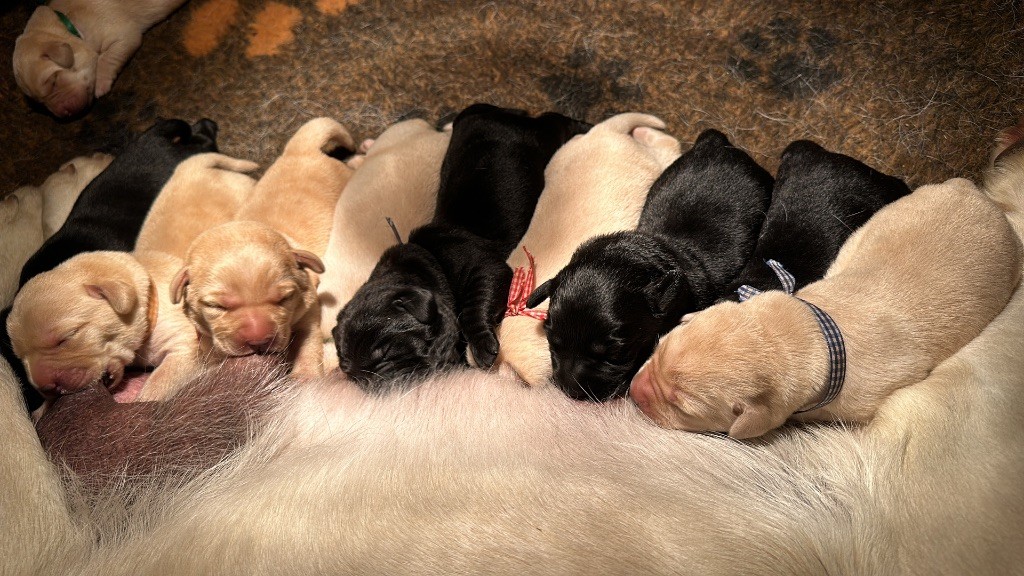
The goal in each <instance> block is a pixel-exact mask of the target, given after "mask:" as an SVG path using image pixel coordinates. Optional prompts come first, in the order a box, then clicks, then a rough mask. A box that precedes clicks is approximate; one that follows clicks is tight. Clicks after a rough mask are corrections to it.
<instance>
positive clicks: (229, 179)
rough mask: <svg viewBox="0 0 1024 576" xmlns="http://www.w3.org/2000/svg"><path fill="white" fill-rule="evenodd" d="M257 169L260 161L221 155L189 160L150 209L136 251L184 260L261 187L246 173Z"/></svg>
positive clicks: (212, 154) (197, 156)
mask: <svg viewBox="0 0 1024 576" xmlns="http://www.w3.org/2000/svg"><path fill="white" fill-rule="evenodd" d="M257 168H259V165H257V164H256V163H255V162H249V161H247V160H238V159H236V158H232V157H230V156H225V155H223V154H216V153H210V154H198V155H196V156H193V157H191V158H189V159H187V160H185V161H184V162H182V163H181V164H179V165H178V168H177V169H175V171H174V174H173V175H172V176H171V179H170V180H168V181H167V184H166V185H165V186H164V187H163V190H161V191H160V194H159V195H158V196H157V197H156V201H155V202H153V207H152V208H150V209H149V213H148V214H147V215H146V220H145V221H144V222H143V223H142V229H141V230H140V231H139V237H138V239H137V240H136V241H135V249H136V250H137V251H148V250H157V251H160V252H164V253H166V254H171V255H172V256H176V257H178V258H184V257H185V252H186V251H187V250H188V247H189V245H190V244H192V241H193V240H195V239H196V237H198V236H199V235H200V234H202V233H203V232H205V231H206V230H208V229H210V228H213V227H214V226H218V225H220V224H224V223H225V222H230V221H231V220H232V219H233V218H234V217H235V214H237V213H238V211H239V210H240V209H241V207H242V206H243V204H244V203H245V201H246V199H247V198H248V197H249V196H250V193H251V192H252V190H253V186H255V185H256V181H255V180H253V179H252V178H250V177H249V176H246V175H245V174H243V172H252V171H253V170H255V169H257Z"/></svg>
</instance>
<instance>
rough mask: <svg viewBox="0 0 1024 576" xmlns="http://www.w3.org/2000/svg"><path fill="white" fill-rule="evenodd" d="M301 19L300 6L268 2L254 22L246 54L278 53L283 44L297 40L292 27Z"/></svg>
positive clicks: (268, 54) (250, 55) (251, 55)
mask: <svg viewBox="0 0 1024 576" xmlns="http://www.w3.org/2000/svg"><path fill="white" fill-rule="evenodd" d="M301 19H302V12H300V11H299V9H298V8H295V7H294V6H286V5H284V4H281V3H279V2H268V3H267V5H266V6H265V7H264V8H263V9H262V10H260V12H259V14H257V15H256V21H255V22H253V23H252V34H251V36H250V38H249V47H248V48H246V49H245V55H246V56H248V57H249V58H255V57H256V56H273V55H275V54H277V53H278V52H280V50H281V47H282V46H284V45H286V44H289V43H290V42H291V41H293V40H295V33H294V32H292V29H293V28H295V25H296V24H298V23H299V20H301Z"/></svg>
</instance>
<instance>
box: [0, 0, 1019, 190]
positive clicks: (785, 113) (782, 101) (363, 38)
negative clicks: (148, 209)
mask: <svg viewBox="0 0 1024 576" xmlns="http://www.w3.org/2000/svg"><path fill="white" fill-rule="evenodd" d="M33 7H34V4H33V3H29V2H23V3H19V4H16V5H14V6H8V7H6V8H0V24H2V27H0V29H2V32H0V70H2V74H3V75H4V81H3V82H0V96H2V102H0V125H2V126H3V128H2V129H0V130H2V134H3V140H2V141H0V142H2V146H3V155H4V161H3V163H2V166H0V193H2V192H7V191H9V190H11V189H13V188H14V187H15V186H16V185H19V184H24V183H38V182H40V181H41V180H42V179H43V178H44V177H45V175H46V174H48V173H50V172H51V171H53V170H54V169H56V168H57V166H58V165H59V164H60V163H61V162H63V161H64V160H67V159H69V158H71V157H72V156H75V155H78V154H82V153H85V152H88V151H92V150H94V149H111V148H114V147H116V146H117V145H118V144H119V143H121V142H123V141H124V139H125V138H126V136H127V134H128V133H129V130H138V129H141V128H143V127H145V126H146V125H148V124H149V123H151V122H152V121H153V120H154V119H155V118H156V117H157V116H164V117H183V118H186V119H198V118H199V117H201V116H207V117H210V118H213V119H214V120H216V121H217V122H218V123H219V124H220V126H221V138H220V142H221V148H222V150H223V151H225V152H227V153H229V154H232V155H236V156H240V157H246V158H250V159H253V160H256V161H258V162H260V163H262V164H263V165H266V164H269V163H270V162H271V161H272V160H273V158H274V157H275V155H276V153H277V152H278V151H279V150H280V149H281V147H282V145H283V143H284V142H285V140H286V139H287V138H288V136H289V135H290V134H291V132H292V131H293V130H294V129H295V128H296V127H298V126H299V125H300V124H301V123H303V122H304V121H306V120H308V119H310V118H312V117H315V116H321V115H327V116H333V117H335V118H336V119H338V120H340V121H341V122H342V123H344V124H345V125H346V126H348V127H349V128H350V130H351V131H352V132H353V134H354V135H355V136H356V137H357V138H364V137H369V136H373V135H375V134H377V133H378V132H379V131H380V130H381V129H382V128H383V127H384V126H386V125H387V124H389V123H390V122H393V121H395V120H396V119H399V118H401V117H403V116H408V115H422V116H426V117H428V118H430V119H431V120H434V119H437V117H439V116H441V115H443V114H446V113H449V112H452V111H455V110H458V109H460V108H462V107H463V106H465V105H467V104H469V103H472V102H474V101H488V102H492V103H496V104H501V105H506V106H516V107H521V108H527V109H530V110H533V111H538V112H539V111H542V110H547V109H554V110H558V111H561V112H564V113H568V114H573V115H576V116H578V117H581V118H584V119H586V120H589V121H592V122H596V121H599V120H601V119H603V118H604V117H606V116H608V115H609V114H612V113H615V112H620V111H626V110H640V111H647V112H651V113H654V114H656V115H658V116H660V117H662V118H663V119H665V120H666V121H667V122H668V123H669V130H670V132H672V133H673V134H675V135H676V136H677V137H679V138H680V140H681V141H683V142H686V143H689V142H692V141H693V140H694V138H695V137H696V135H697V134H698V133H699V132H700V131H701V130H702V129H704V128H708V127H715V128H718V129H720V130H722V131H724V132H725V133H726V134H728V135H729V136H730V138H731V139H732V140H733V142H734V143H735V144H737V145H739V146H741V147H743V148H745V149H747V150H748V151H750V152H751V153H752V154H753V155H754V157H755V158H756V159H757V160H758V161H759V162H761V163H762V164H763V165H765V167H767V168H769V169H770V170H773V171H774V169H775V167H776V165H777V162H778V160H777V159H778V155H779V153H780V152H781V150H782V148H783V147H785V145H786V144H787V143H788V142H789V141H791V140H794V139H798V138H811V139H814V140H816V141H818V142H819V143H821V144H823V145H825V146H826V147H828V148H831V149H834V150H837V151H840V152H844V153H847V154H851V155H853V156H856V157H858V158H861V159H863V160H865V161H867V162H869V163H871V164H873V165H875V166H876V167H878V168H880V169H882V170H885V171H889V172H892V173H895V174H898V175H901V176H903V177H904V178H906V179H907V180H908V183H910V184H911V185H919V184H922V183H925V182H930V181H935V180H940V179H944V178H947V177H950V176H954V175H963V176H968V177H977V176H978V174H979V172H980V169H981V168H982V167H983V165H984V162H985V160H986V157H987V152H988V148H989V142H990V140H991V138H992V136H993V135H994V133H995V132H996V131H997V130H998V129H1000V128H1002V127H1005V126H1008V125H1011V124H1013V123H1015V122H1016V121H1017V119H1018V117H1019V116H1020V115H1021V114H1024V103H1022V100H1021V97H1022V94H1024V31H1022V24H1024V16H1022V10H1021V4H1020V1H1019V0H1014V1H1012V2H1005V1H1004V2H994V1H979V2H950V1H944V2H907V1H897V0H882V1H872V2H863V1H841V2H811V1H808V2H800V1H789V2H750V1H742V2H740V1H730V0H725V1H722V0H719V1H711V2H697V1H683V0H680V1H673V0H663V1H661V2H653V1H650V2H639V1H610V0H591V1H584V0H535V1H498V2H495V1H492V0H488V1H482V0H457V1H446V0H418V1H416V0H405V1H399V0H362V1H356V0H308V1H305V2H303V1H301V0H279V1H276V2H271V1H268V0H192V1H191V2H190V3H189V4H186V5H185V6H184V7H183V8H182V9H181V10H179V11H178V12H177V13H175V14H174V15H173V16H172V17H171V18H170V20H169V21H167V22H165V23H163V24H160V25H158V26H157V27H156V28H154V29H153V30H151V31H150V33H149V34H148V35H147V36H146V39H145V43H144V45H143V47H142V49H141V50H140V51H139V52H138V53H137V54H136V56H135V59H134V60H133V61H132V62H131V63H130V64H129V65H128V67H127V69H126V70H125V71H124V72H123V73H122V75H121V77H120V78H119V79H118V81H117V82H116V84H115V85H114V90H113V93H112V94H111V95H110V96H108V97H106V98H104V99H103V100H100V101H99V102H98V103H97V105H96V106H95V107H94V109H93V110H92V112H91V113H90V114H89V115H87V116H85V117H84V118H82V119H79V120H75V121H71V122H59V121H57V120H55V119H53V118H52V117H49V116H47V115H46V114H45V113H42V112H39V111H38V110H37V109H34V108H31V107H30V106H29V104H28V102H27V101H26V100H25V98H24V97H22V95H21V93H20V92H19V91H18V89H17V87H16V86H15V84H14V80H13V77H12V74H11V72H10V70H11V61H10V58H11V52H12V50H13V45H14V39H15V38H16V37H17V36H18V34H20V32H21V30H22V29H23V28H24V23H25V21H26V20H27V18H28V15H29V14H30V13H31V10H32V9H33Z"/></svg>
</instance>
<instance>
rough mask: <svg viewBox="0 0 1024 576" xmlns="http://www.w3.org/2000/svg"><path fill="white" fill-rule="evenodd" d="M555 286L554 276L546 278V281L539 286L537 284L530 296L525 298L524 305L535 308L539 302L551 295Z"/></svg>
mask: <svg viewBox="0 0 1024 576" xmlns="http://www.w3.org/2000/svg"><path fill="white" fill-rule="evenodd" d="M556 288H557V287H556V286H555V279H554V278H552V279H551V280H548V281H547V282H545V283H543V284H541V285H540V286H537V287H536V288H535V289H534V290H533V292H532V293H531V294H530V297H529V298H527V299H526V307H527V308H536V307H537V306H540V303H541V302H543V301H545V300H547V299H548V298H550V297H551V294H552V293H553V292H554V291H555V289H556Z"/></svg>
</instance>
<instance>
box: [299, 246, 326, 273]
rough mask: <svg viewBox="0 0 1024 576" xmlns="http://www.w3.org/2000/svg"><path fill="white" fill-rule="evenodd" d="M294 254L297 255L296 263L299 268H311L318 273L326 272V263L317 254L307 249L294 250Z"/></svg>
mask: <svg viewBox="0 0 1024 576" xmlns="http://www.w3.org/2000/svg"><path fill="white" fill-rule="evenodd" d="M292 254H293V255H295V263H296V264H298V265H299V268H309V269H310V270H312V271H313V272H316V273H317V274H323V273H324V263H323V261H322V260H320V258H319V257H317V255H316V254H313V253H312V252H309V251H306V250H292Z"/></svg>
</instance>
